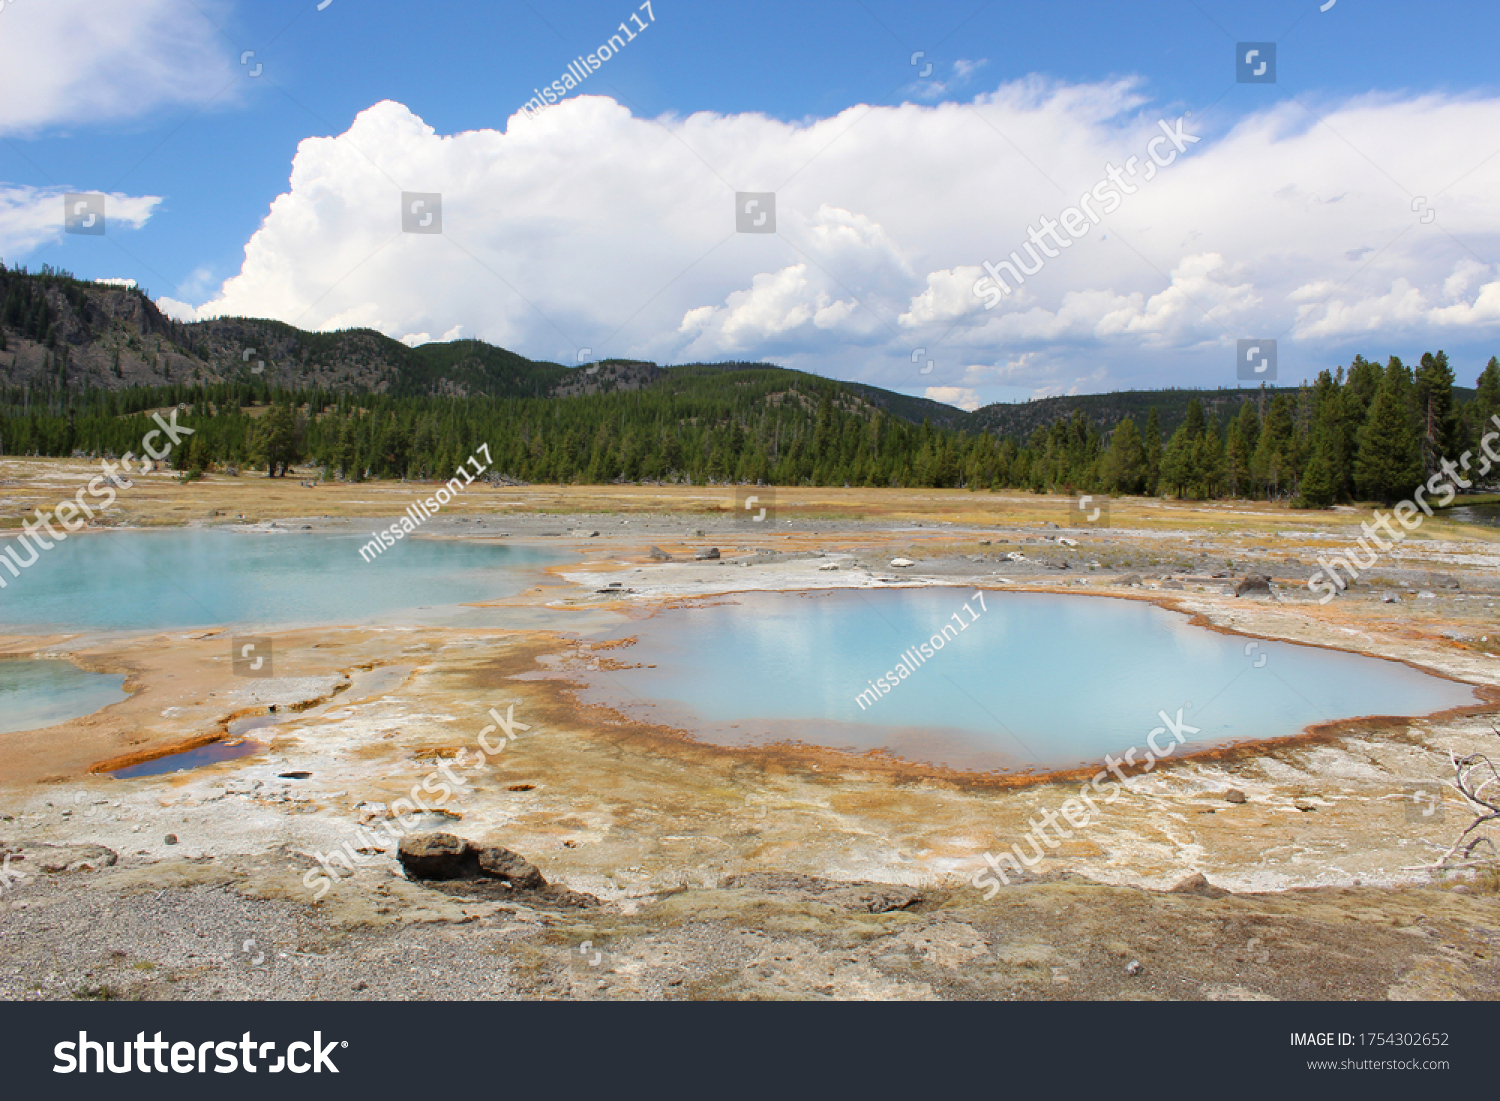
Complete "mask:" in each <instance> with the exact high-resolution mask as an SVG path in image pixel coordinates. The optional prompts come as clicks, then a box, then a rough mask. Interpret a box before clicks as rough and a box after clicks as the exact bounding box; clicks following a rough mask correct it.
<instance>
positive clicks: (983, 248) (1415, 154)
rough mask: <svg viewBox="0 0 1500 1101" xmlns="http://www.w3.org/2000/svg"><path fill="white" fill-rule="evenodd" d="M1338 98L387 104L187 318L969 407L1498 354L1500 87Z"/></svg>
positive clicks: (1032, 92)
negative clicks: (1312, 108) (730, 363)
mask: <svg viewBox="0 0 1500 1101" xmlns="http://www.w3.org/2000/svg"><path fill="white" fill-rule="evenodd" d="M1318 111H1319V114H1320V115H1321V119H1319V118H1315V117H1314V116H1313V115H1312V114H1310V113H1309V111H1308V110H1307V109H1305V108H1304V107H1302V106H1300V105H1299V104H1297V103H1295V102H1284V103H1282V104H1280V105H1278V106H1276V107H1273V108H1271V109H1269V110H1266V111H1263V112H1260V113H1257V114H1253V115H1250V116H1248V117H1243V118H1240V119H1238V120H1237V121H1235V120H1231V119H1230V118H1229V117H1228V116H1220V122H1219V124H1218V125H1215V120H1214V118H1201V119H1200V118H1195V117H1193V116H1189V117H1188V118H1186V119H1184V120H1183V126H1184V127H1185V128H1186V130H1187V132H1189V133H1191V134H1193V135H1194V136H1197V137H1199V138H1200V139H1201V140H1200V141H1198V142H1197V143H1192V144H1189V145H1188V146H1187V147H1186V149H1185V150H1184V151H1183V152H1182V153H1180V154H1179V155H1177V157H1176V159H1175V161H1174V162H1173V163H1171V164H1170V165H1167V166H1165V167H1161V168H1159V169H1157V168H1154V167H1151V168H1148V167H1147V162H1148V160H1149V157H1148V149H1149V148H1151V146H1150V143H1151V141H1152V139H1153V137H1156V136H1158V135H1160V134H1161V133H1162V131H1161V129H1160V126H1159V120H1161V119H1167V120H1169V121H1170V120H1175V119H1177V118H1178V117H1180V116H1181V115H1182V113H1183V112H1182V111H1181V110H1180V109H1174V110H1167V109H1158V108H1157V107H1155V106H1153V105H1151V104H1149V103H1148V102H1147V101H1146V99H1145V96H1144V94H1143V92H1142V90H1141V88H1140V87H1139V86H1138V85H1137V84H1136V83H1134V82H1132V81H1128V80H1127V81H1120V82H1115V83H1109V84H1099V85H1063V84H1055V83H1047V82H1042V81H1040V80H1028V81H1022V82H1018V83H1013V84H1006V85H1003V86H1001V87H1000V88H998V89H997V90H996V91H994V92H991V93H986V94H982V95H979V96H977V97H976V98H975V99H974V100H973V101H972V102H969V103H953V102H948V103H941V104H937V105H934V106H928V105H922V104H916V103H907V104H903V105H901V106H897V107H889V108H873V109H872V108H869V107H866V106H857V107H853V108H850V109H848V110H846V111H844V112H841V113H840V114H838V115H837V116H834V117H832V118H825V119H812V120H807V121H804V122H798V123H788V122H782V121H779V120H776V119H770V118H766V117H764V116H760V115H754V114H743V115H732V116H724V115H716V114H710V113H700V114H695V115H692V116H689V117H686V118H678V117H663V118H660V119H646V118H637V117H634V116H632V115H631V113H630V112H629V111H628V110H627V109H626V108H624V107H622V106H620V105H619V104H617V103H615V102H614V101H613V100H611V99H609V98H606V97H601V96H588V95H584V96H577V97H575V98H572V99H569V100H567V101H565V102H563V103H562V104H560V105H558V106H556V107H554V108H552V109H550V110H548V111H547V112H545V113H544V114H542V115H540V116H538V117H536V118H534V119H529V120H528V119H526V118H525V117H524V116H522V115H519V114H517V115H515V116H512V117H511V118H510V119H509V120H508V122H507V125H506V128H505V129H504V130H477V131H472V132H466V133H460V134H453V135H440V134H438V133H436V132H435V131H434V130H433V129H432V128H431V127H430V126H427V125H426V124H425V123H423V122H422V120H421V119H419V118H417V117H416V116H415V115H414V114H413V113H412V112H411V111H410V110H408V109H407V108H406V107H404V106H402V105H401V104H399V103H394V102H383V103H378V104H376V105H374V106H373V107H371V108H369V109H368V110H366V111H364V112H363V113H361V114H360V115H359V116H358V117H357V118H356V119H355V120H354V122H353V124H352V125H351V126H350V127H349V129H348V131H347V132H346V133H343V134H340V135H338V136H335V137H317V138H309V139H307V140H305V141H303V142H302V143H301V145H300V146H299V147H298V150H297V154H296V157H295V159H294V162H293V165H292V174H291V182H290V187H289V189H288V190H287V192H286V193H285V194H283V195H281V196H279V197H278V198H277V199H276V200H275V202H274V203H273V204H272V206H271V209H270V212H269V213H268V215H267V217H266V219H265V221H264V223H263V224H262V226H261V228H260V230H259V231H258V232H257V233H256V234H255V235H254V236H253V237H252V238H251V240H250V241H249V243H248V244H247V246H246V249H245V260H244V264H243V267H242V268H241V270H240V272H239V273H238V274H237V275H235V276H234V277H232V278H230V279H229V280H228V281H227V282H225V283H224V285H223V287H222V288H221V289H220V291H219V292H218V293H217V294H216V295H214V296H213V297H212V298H211V299H210V301H208V302H207V303H206V304H204V305H203V306H201V307H199V308H198V309H197V310H196V311H194V310H192V308H191V307H189V306H186V305H185V304H182V303H168V305H169V306H170V308H171V309H172V310H173V311H174V313H176V314H177V315H179V316H186V315H188V314H192V315H194V316H211V315H214V314H220V313H227V314H246V315H252V316H262V317H276V318H280V319H282V320H284V321H288V322H292V323H294V324H297V325H300V326H303V327H307V328H320V329H329V328H341V327H350V326H369V327H371V328H375V329H379V330H380V331H382V332H385V333H387V334H389V335H391V336H393V337H397V338H402V339H407V340H409V341H413V342H415V341H420V340H423V339H427V338H428V334H432V333H441V334H449V333H458V332H462V333H463V334H464V335H470V336H478V337H481V338H483V339H485V340H489V341H491V342H494V343H497V344H502V345H504V346H506V347H510V348H514V349H516V350H518V351H521V352H523V353H525V354H527V355H530V356H533V357H537V358H550V359H557V360H560V361H564V362H573V361H574V360H575V358H576V357H577V356H580V355H582V356H584V357H586V358H587V357H592V358H600V357H604V356H633V357H640V358H650V359H656V360H658V361H663V362H682V361H685V360H689V359H709V360H713V359H722V358H760V357H766V358H772V359H775V360H777V361H779V362H783V363H787V364H788V365H792V366H798V367H802V368H805V369H809V370H815V371H818V372H820V373H823V374H830V375H834V376H837V377H844V378H859V379H862V380H865V381H869V382H874V383H877V384H880V385H887V386H893V387H900V388H904V389H908V390H911V391H914V392H927V393H929V394H931V395H932V396H935V397H940V398H941V399H942V400H948V401H953V402H954V403H956V404H962V405H966V406H967V405H972V404H974V403H975V402H976V401H986V400H994V399H995V397H997V396H1000V395H1002V394H1004V395H1008V396H1014V395H1018V394H1048V393H1059V392H1067V391H1070V390H1072V391H1077V390H1080V389H1082V390H1098V389H1108V388H1111V387H1118V386H1127V385H1132V386H1146V385H1160V384H1179V385H1220V384H1224V385H1233V384H1234V379H1233V366H1232V364H1233V348H1234V341H1235V340H1236V339H1237V338H1239V337H1243V336H1256V337H1266V336H1273V337H1280V339H1281V340H1282V341H1283V351H1282V356H1281V359H1282V363H1283V365H1284V366H1285V365H1288V364H1290V365H1291V370H1295V371H1297V372H1298V374H1297V376H1296V377H1301V373H1311V372H1314V371H1316V370H1317V369H1318V368H1320V367H1322V366H1331V365H1333V364H1335V363H1338V362H1347V360H1348V358H1349V356H1350V355H1352V353H1353V351H1355V350H1358V351H1364V352H1366V353H1368V354H1372V355H1384V354H1386V353H1387V352H1389V351H1397V352H1406V351H1409V350H1411V349H1416V350H1420V349H1421V348H1423V347H1437V346H1440V345H1441V346H1445V347H1446V348H1447V349H1448V350H1449V352H1450V354H1455V353H1457V354H1458V355H1459V356H1460V357H1461V356H1462V354H1463V353H1462V348H1464V347H1470V346H1471V347H1472V348H1473V349H1475V350H1476V353H1477V349H1479V348H1481V347H1483V346H1485V345H1486V344H1487V343H1493V342H1495V338H1496V337H1497V335H1500V333H1497V330H1500V273H1497V269H1496V266H1495V263H1496V260H1497V259H1500V247H1497V246H1500V209H1497V206H1496V204H1495V203H1494V202H1493V196H1494V194H1496V192H1497V190H1500V157H1495V158H1490V159H1486V158H1487V157H1488V155H1489V153H1490V152H1492V151H1491V150H1489V149H1487V148H1483V147H1481V146H1480V145H1477V144H1476V135H1491V134H1495V133H1500V100H1496V99H1485V98H1479V97H1467V98H1464V97H1453V96H1437V95H1428V96H1421V97H1406V98H1400V97H1395V96H1384V97H1376V96H1371V97H1367V98H1363V99H1358V100H1353V101H1348V102H1341V103H1337V104H1331V105H1324V106H1322V107H1319V108H1318ZM1157 150H1158V152H1160V151H1161V147H1160V145H1158V146H1157ZM1132 157H1133V158H1136V159H1137V163H1136V164H1135V172H1136V173H1137V174H1136V175H1135V176H1129V175H1122V176H1121V177H1119V178H1120V179H1122V180H1124V181H1125V182H1126V183H1127V184H1130V185H1131V187H1130V191H1129V193H1126V194H1122V198H1121V201H1120V202H1118V203H1116V204H1113V205H1112V206H1110V208H1109V209H1110V213H1107V214H1102V215H1101V216H1100V217H1099V218H1098V219H1097V220H1096V221H1095V222H1092V223H1090V224H1089V226H1088V227H1087V229H1086V230H1085V231H1084V232H1082V233H1081V235H1078V236H1077V237H1076V239H1068V243H1067V246H1066V247H1061V248H1059V247H1055V246H1049V247H1050V248H1051V251H1052V252H1054V253H1056V255H1055V256H1047V257H1045V258H1044V263H1043V266H1042V267H1041V269H1040V271H1037V272H1036V274H1035V275H1032V276H1029V277H1027V279H1026V281H1025V282H1024V284H1021V285H1020V286H1019V287H1018V288H1017V289H1016V290H1015V291H1014V293H1012V294H1010V295H1009V296H1007V297H1005V298H1004V299H1003V300H1002V301H999V302H998V303H997V304H996V306H995V308H993V309H990V310H986V309H985V300H984V299H983V298H982V297H980V295H979V294H976V292H975V284H976V282H977V281H978V280H980V279H981V278H982V277H984V275H985V271H984V269H983V267H982V266H981V265H982V264H983V263H984V262H985V261H987V260H988V261H999V260H1002V259H1005V258H1007V257H1008V256H1009V255H1010V253H1011V252H1012V251H1019V252H1020V255H1021V256H1022V257H1023V258H1024V257H1026V256H1027V253H1026V251H1025V246H1026V245H1027V242H1028V240H1032V239H1033V238H1030V237H1029V236H1028V229H1029V228H1030V227H1039V226H1042V225H1044V224H1045V223H1044V222H1043V221H1042V220H1043V219H1052V220H1056V219H1059V218H1062V217H1064V211H1066V210H1067V208H1068V207H1070V206H1074V205H1075V204H1077V202H1078V200H1079V196H1080V195H1082V194H1084V193H1085V192H1088V191H1089V190H1090V189H1091V188H1094V187H1095V186H1096V184H1097V183H1098V182H1099V181H1101V180H1103V179H1105V178H1106V173H1107V172H1108V171H1109V169H1110V168H1115V169H1116V170H1118V171H1121V172H1123V170H1124V166H1125V165H1126V164H1127V160H1128V159H1129V158H1132ZM1148 175H1149V177H1150V178H1149V179H1148V178H1147V177H1148ZM742 191H744V192H764V191H773V192H775V195H776V200H775V202H776V212H775V213H776V232H775V233H774V234H772V233H741V232H736V228H735V195H736V193H737V192H742ZM406 192H415V193H433V192H436V193H440V194H441V196H442V209H441V218H442V232H441V233H420V232H403V229H402V196H403V193H406ZM421 209H422V211H423V212H426V211H429V210H431V209H432V207H431V204H429V206H427V207H423V208H421ZM762 209H763V208H762ZM1098 209H1099V208H1098V207H1096V211H1097V210H1098ZM1073 225H1074V226H1075V227H1076V226H1077V225H1078V223H1077V221H1076V220H1075V221H1074V223H1073ZM1063 236H1064V238H1066V234H1064V235H1063ZM1046 239H1047V238H1044V240H1046ZM1036 255H1038V256H1041V255H1042V253H1040V252H1038V253H1037V254H1036ZM1029 263H1030V261H1029V260H1028V264H1029ZM919 350H920V351H919ZM1494 350H1495V351H1500V347H1497V348H1495V349H1494ZM1486 354H1488V353H1486ZM929 360H931V361H932V366H931V368H930V369H929V368H927V366H926V365H927V361H929ZM1460 362H1461V360H1460ZM924 370H925V371H926V373H925V374H924V373H923V371H924ZM1288 373H1289V371H1288V370H1286V369H1284V371H1283V377H1284V378H1285V376H1286V375H1287V374H1288Z"/></svg>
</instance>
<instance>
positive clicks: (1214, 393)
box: [961, 386, 1474, 439]
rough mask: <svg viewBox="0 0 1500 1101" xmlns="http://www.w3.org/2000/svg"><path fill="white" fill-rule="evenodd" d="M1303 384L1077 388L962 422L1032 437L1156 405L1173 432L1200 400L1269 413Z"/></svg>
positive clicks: (1224, 414) (1210, 408) (1466, 395)
mask: <svg viewBox="0 0 1500 1101" xmlns="http://www.w3.org/2000/svg"><path fill="white" fill-rule="evenodd" d="M1300 393H1301V388H1300V387H1297V386H1281V387H1277V386H1267V387H1265V388H1264V389H1262V388H1260V387H1254V388H1251V387H1245V388H1244V389H1238V390H1230V389H1222V390H1184V389H1171V390H1118V391H1115V392H1114V393H1109V394H1074V395H1069V396H1064V397H1055V398H1037V399H1036V400H1034V401H1026V402H1018V403H1015V404H997V405H986V406H984V407H983V408H981V409H976V410H975V411H974V412H972V413H969V414H967V415H966V416H965V418H964V419H963V421H962V422H961V425H962V427H964V428H966V429H968V430H969V431H971V432H989V433H992V434H994V435H997V436H1014V437H1016V438H1017V439H1027V438H1029V437H1030V436H1031V434H1032V433H1033V432H1035V431H1036V430H1037V429H1038V428H1048V427H1051V425H1052V423H1053V422H1054V421H1060V420H1070V419H1072V417H1073V415H1074V414H1075V412H1081V413H1082V414H1083V416H1084V418H1085V420H1087V422H1088V423H1089V424H1092V425H1094V426H1095V427H1096V428H1099V429H1101V430H1106V431H1107V430H1108V429H1111V428H1113V427H1114V426H1115V425H1117V424H1119V423H1120V421H1122V420H1123V419H1124V418H1126V417H1130V418H1131V419H1132V420H1134V421H1135V423H1136V424H1137V425H1143V424H1145V423H1146V419H1147V418H1148V417H1149V416H1150V415H1151V410H1153V409H1155V410H1156V417H1157V421H1158V423H1159V424H1160V426H1161V430H1162V433H1163V434H1164V435H1167V436H1170V435H1171V434H1172V433H1174V432H1176V431H1177V429H1178V428H1179V427H1181V425H1182V423H1183V421H1185V420H1186V419H1187V416H1188V408H1189V406H1191V405H1192V403H1193V402H1194V401H1197V402H1198V404H1199V406H1200V407H1201V408H1202V410H1203V414H1204V416H1206V417H1207V418H1209V419H1210V420H1216V421H1219V422H1221V423H1222V422H1225V421H1227V420H1229V418H1231V417H1233V416H1234V415H1235V414H1236V413H1238V412H1239V410H1240V406H1241V405H1242V404H1243V403H1244V402H1246V401H1251V402H1254V403H1255V405H1256V407H1257V409H1258V410H1259V412H1260V413H1261V415H1262V416H1263V415H1264V414H1265V410H1266V407H1267V406H1268V404H1269V403H1270V402H1271V401H1273V400H1275V398H1276V395H1278V394H1284V395H1286V396H1287V398H1288V399H1290V400H1292V401H1296V400H1298V397H1299V395H1300ZM1453 397H1454V400H1455V401H1457V402H1458V403H1459V404H1463V403H1466V402H1468V401H1470V400H1472V399H1473V397H1474V389H1473V387H1465V386H1454V387H1453Z"/></svg>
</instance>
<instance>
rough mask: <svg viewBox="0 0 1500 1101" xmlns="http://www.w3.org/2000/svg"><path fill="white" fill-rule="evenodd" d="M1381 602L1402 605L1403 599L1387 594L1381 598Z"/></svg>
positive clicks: (1393, 594)
mask: <svg viewBox="0 0 1500 1101" xmlns="http://www.w3.org/2000/svg"><path fill="white" fill-rule="evenodd" d="M1380 602H1381V603H1382V604H1400V603H1401V598H1400V597H1399V596H1397V595H1396V594H1395V593H1386V594H1385V595H1384V596H1382V597H1381V598H1380Z"/></svg>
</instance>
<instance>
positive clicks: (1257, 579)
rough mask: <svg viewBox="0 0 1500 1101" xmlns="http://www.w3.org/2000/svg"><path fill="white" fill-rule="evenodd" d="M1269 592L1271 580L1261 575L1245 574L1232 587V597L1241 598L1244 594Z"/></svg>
mask: <svg viewBox="0 0 1500 1101" xmlns="http://www.w3.org/2000/svg"><path fill="white" fill-rule="evenodd" d="M1270 591H1271V579H1270V578H1269V577H1267V576H1266V575H1265V574H1263V573H1247V574H1246V575H1245V576H1244V577H1242V578H1240V580H1239V581H1238V582H1237V583H1236V584H1235V586H1234V595H1235V596H1241V595H1243V594H1244V593H1269V592H1270Z"/></svg>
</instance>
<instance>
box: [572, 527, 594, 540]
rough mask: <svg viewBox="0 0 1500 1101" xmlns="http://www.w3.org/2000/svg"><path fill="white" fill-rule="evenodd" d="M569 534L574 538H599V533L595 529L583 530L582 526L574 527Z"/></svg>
mask: <svg viewBox="0 0 1500 1101" xmlns="http://www.w3.org/2000/svg"><path fill="white" fill-rule="evenodd" d="M571 534H572V536H573V538H575V539H597V538H599V533H598V532H597V531H584V530H583V529H582V528H577V529H575V530H574V531H573V532H572V533H571Z"/></svg>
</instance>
